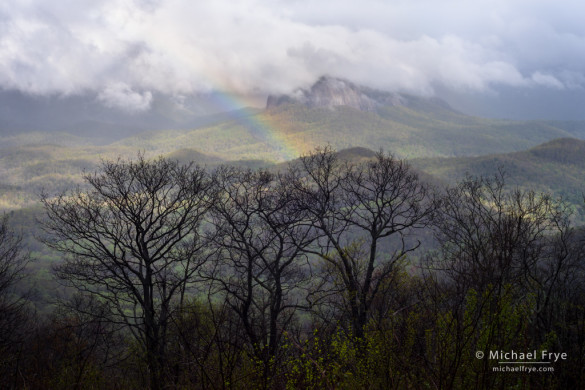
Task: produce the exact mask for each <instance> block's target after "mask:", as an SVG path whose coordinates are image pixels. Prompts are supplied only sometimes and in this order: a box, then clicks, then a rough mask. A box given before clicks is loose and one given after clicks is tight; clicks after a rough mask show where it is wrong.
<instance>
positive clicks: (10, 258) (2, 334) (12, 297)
mask: <svg viewBox="0 0 585 390" xmlns="http://www.w3.org/2000/svg"><path fill="white" fill-rule="evenodd" d="M29 261H30V255H29V253H28V252H26V251H25V250H24V248H23V245H22V236H21V235H20V234H17V233H16V232H14V231H13V230H12V229H11V228H10V226H9V223H8V217H7V216H3V217H1V218H0V375H2V376H3V377H4V378H5V381H6V385H8V381H9V378H14V379H16V376H15V374H16V372H15V370H16V367H17V365H18V363H19V362H18V351H19V350H20V344H21V342H22V341H23V332H22V330H24V329H25V328H26V326H25V323H26V320H27V319H28V313H27V310H26V300H25V299H24V298H23V296H22V294H20V293H19V292H18V291H16V290H15V287H16V286H17V284H18V282H19V281H20V280H22V278H24V276H25V275H26V274H25V268H26V265H27V264H28V263H29Z"/></svg>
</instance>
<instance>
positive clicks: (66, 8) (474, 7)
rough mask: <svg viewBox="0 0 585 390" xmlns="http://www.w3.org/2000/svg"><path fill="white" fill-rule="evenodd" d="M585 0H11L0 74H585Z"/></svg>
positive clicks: (442, 80) (221, 80)
mask: <svg viewBox="0 0 585 390" xmlns="http://www.w3.org/2000/svg"><path fill="white" fill-rule="evenodd" d="M584 8H585V7H584V5H582V2H580V1H579V2H578V1H576V0H570V1H566V2H563V3H559V2H553V1H552V0H534V1H528V0H510V1H503V0H497V1H493V0H490V1H488V0H478V1H477V2H468V1H463V0H448V1H431V0H416V1H405V0H394V1H389V2H382V1H376V0H364V1H360V2H355V1H349V0H341V1H339V2H325V1H294V2H288V1H286V2H284V1H282V0H279V1H255V0H240V1H227V0H216V1H213V2H190V1H186V0H160V1H156V2H155V1H139V0H101V1H93V0H92V1H89V0H87V1H80V0H77V1H73V0H67V1H60V2H51V3H47V2H46V1H43V0H29V1H26V2H10V4H3V5H0V87H2V88H4V89H18V90H21V91H24V92H27V93H33V94H58V95H68V94H81V93H88V92H90V93H95V94H96V96H98V99H99V100H100V101H102V102H103V103H104V104H107V105H117V106H119V107H121V108H122V109H125V110H130V111H132V110H138V111H139V110H144V109H147V108H148V107H150V103H151V100H152V94H153V93H157V92H160V93H165V94H170V95H187V94H192V93H196V92H208V91H210V90H212V89H222V90H228V91H232V92H234V93H237V94H249V93H251V94H255V95H259V94H267V93H280V92H290V91H291V90H292V89H294V88H296V87H298V86H305V87H306V86H308V85H309V84H310V83H312V82H313V81H315V80H316V79H317V77H319V76H320V75H323V74H329V75H334V76H340V77H346V78H349V79H351V80H353V81H355V82H358V83H363V84H366V85H369V86H372V87H379V88H386V89H399V90H407V91H412V92H417V93H423V94H431V93H433V90H434V88H435V87H436V86H441V87H446V88H450V89H455V90H463V91H488V90H490V89H491V88H492V87H494V86H498V85H504V86H514V87H523V86H528V85H533V84H535V83H536V84H538V85H541V86H545V87H548V88H553V89H558V88H562V87H563V86H565V85H567V87H568V86H569V85H570V88H580V87H581V86H583V84H584V79H585V77H584V76H583V75H584V71H583V69H585V58H584V57H583V55H582V53H584V52H585V27H584V25H583V23H581V22H580V20H579V19H580V18H579V17H578V16H577V15H582V14H583V13H582V12H581V11H585V9H584Z"/></svg>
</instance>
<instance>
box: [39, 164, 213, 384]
mask: <svg viewBox="0 0 585 390" xmlns="http://www.w3.org/2000/svg"><path fill="white" fill-rule="evenodd" d="M84 179H85V182H86V184H87V186H88V188H89V189H88V190H87V191H82V190H81V189H79V188H78V189H77V190H75V191H71V192H70V193H67V194H62V195H60V196H57V197H54V198H52V197H49V196H48V195H47V194H43V196H42V203H43V205H44V207H45V210H46V213H47V217H48V218H46V219H45V220H43V222H42V225H43V229H44V231H45V232H46V233H47V234H46V236H45V237H44V238H43V241H44V242H45V243H46V244H47V245H48V246H49V247H51V248H53V249H56V250H58V251H61V252H63V253H64V254H65V255H66V257H65V260H64V262H63V263H61V264H59V265H57V266H56V267H55V272H56V275H57V276H58V277H59V278H60V279H61V280H62V281H64V282H65V283H66V284H67V285H70V286H72V287H74V288H76V289H77V290H79V291H81V292H83V293H84V294H90V295H96V296H98V297H99V299H100V300H101V301H102V302H104V303H106V304H107V306H108V307H109V309H110V310H111V313H110V316H111V318H113V321H116V322H117V323H119V324H122V325H124V326H126V327H127V328H128V329H129V330H130V331H131V332H132V334H133V335H134V337H135V338H136V340H138V341H139V342H140V343H141V344H142V346H143V348H144V351H145V353H146V362H147V367H148V369H149V381H150V387H151V388H153V389H158V388H161V387H162V375H163V369H164V366H165V354H166V344H167V342H166V337H167V327H168V325H169V321H170V317H171V315H172V309H173V307H174V304H175V303H177V302H179V303H180V301H181V300H182V299H183V296H184V294H185V291H186V290H187V288H188V287H189V285H190V284H191V283H192V282H193V275H194V273H195V272H196V271H197V269H198V268H199V267H200V266H201V264H202V263H203V261H204V260H205V258H206V257H205V245H206V242H205V241H204V240H203V239H202V237H203V236H202V234H201V231H200V225H201V223H202V221H203V219H204V216H205V214H206V213H207V210H208V208H209V205H210V204H211V203H212V201H213V199H212V198H213V194H212V183H211V180H210V178H209V177H208V175H207V174H206V173H205V171H204V170H203V169H202V168H199V167H194V166H192V165H179V164H178V163H177V162H175V161H170V160H167V159H164V158H158V159H156V160H147V159H145V158H144V156H142V155H139V156H138V159H137V160H136V161H124V160H120V159H119V160H117V161H114V162H111V161H106V162H103V163H102V166H101V171H99V172H96V173H93V174H86V175H85V176H84ZM88 314H90V313H88Z"/></svg>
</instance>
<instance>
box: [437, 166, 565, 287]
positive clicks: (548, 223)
mask: <svg viewBox="0 0 585 390" xmlns="http://www.w3.org/2000/svg"><path fill="white" fill-rule="evenodd" d="M435 226H436V238H437V240H438V241H439V243H440V244H441V248H442V249H441V250H442V254H441V259H442V260H441V262H442V263H441V265H440V266H439V267H438V268H440V269H444V270H445V271H446V273H447V274H448V275H449V277H450V278H451V279H452V281H454V282H455V283H456V284H457V286H459V287H458V289H459V290H460V293H462V294H463V295H464V294H466V292H467V290H468V289H470V288H473V289H474V290H476V291H477V292H478V293H483V292H484V291H485V290H486V289H487V288H494V289H495V290H501V289H502V288H503V287H504V286H505V285H506V284H512V285H514V286H516V287H517V289H518V290H521V291H522V294H524V293H525V292H526V291H530V290H531V289H532V288H533V287H535V286H536V285H540V284H541V283H542V281H541V279H542V278H548V277H549V275H548V271H544V272H543V269H544V268H546V267H548V266H549V265H550V264H549V261H548V260H551V258H550V256H557V255H558V256H561V258H560V259H558V261H561V262H562V261H564V259H565V258H566V257H567V255H566V254H564V251H561V250H560V249H561V248H560V247H559V248H558V249H559V250H556V249H554V248H555V247H556V246H557V245H558V244H561V243H563V244H565V245H566V243H564V242H561V241H557V240H558V239H562V240H563V241H566V240H567V237H566V235H567V234H569V231H570V229H569V228H570V225H569V219H568V211H567V209H566V206H565V205H564V204H563V203H562V202H560V203H559V202H555V201H554V200H553V199H552V198H551V197H550V196H549V195H548V194H537V193H536V192H534V191H522V190H520V189H515V190H508V189H507V188H506V186H505V174H504V172H503V171H499V172H498V173H497V174H496V175H495V176H494V177H493V178H489V177H479V178H476V177H467V178H466V179H464V180H463V181H461V182H460V183H459V184H458V185H457V186H455V187H452V188H448V189H447V190H446V193H445V195H444V197H443V198H442V201H441V207H440V209H439V212H438V213H437V218H435ZM560 265H561V264H557V265H556V266H557V267H559V266H560ZM550 276H552V275H550Z"/></svg>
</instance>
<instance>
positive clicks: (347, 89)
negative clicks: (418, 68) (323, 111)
mask: <svg viewBox="0 0 585 390" xmlns="http://www.w3.org/2000/svg"><path fill="white" fill-rule="evenodd" d="M291 103H297V104H302V105H304V106H306V107H308V108H317V107H326V108H334V107H339V106H346V107H351V108H354V109H356V110H359V111H367V112H378V110H379V109H380V108H382V107H409V108H413V109H418V110H427V109H428V108H429V106H432V105H436V106H440V107H441V109H443V110H449V111H453V110H452V109H451V107H449V105H448V104H447V103H446V102H444V101H442V100H440V99H437V98H420V97H416V96H412V95H407V94H401V93H396V92H386V91H380V90H376V89H372V88H368V87H362V86H358V85H356V84H353V83H352V82H350V81H349V80H344V79H340V78H334V77H328V76H323V77H321V78H319V80H317V82H316V83H315V84H313V86H312V87H311V88H310V89H309V90H305V89H297V90H296V91H295V92H294V93H293V94H291V95H280V96H269V97H268V99H267V102H266V108H267V109H271V108H274V107H278V106H280V105H283V104H291ZM421 103H422V104H421ZM427 111H428V110H427Z"/></svg>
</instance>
